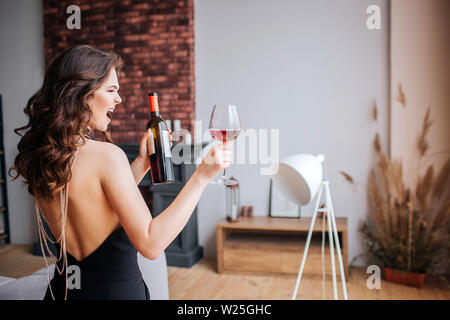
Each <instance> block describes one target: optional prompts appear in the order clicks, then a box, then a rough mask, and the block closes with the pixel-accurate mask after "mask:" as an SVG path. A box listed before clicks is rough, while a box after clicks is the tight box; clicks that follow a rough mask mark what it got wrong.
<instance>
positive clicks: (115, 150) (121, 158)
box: [83, 140, 129, 169]
mask: <svg viewBox="0 0 450 320" xmlns="http://www.w3.org/2000/svg"><path fill="white" fill-rule="evenodd" d="M83 149H84V150H83V153H85V154H86V155H87V157H88V158H90V160H91V161H93V162H95V163H97V164H98V165H99V166H100V168H103V169H111V168H112V167H115V168H117V167H122V166H124V165H129V162H128V158H127V156H126V154H125V152H124V151H123V150H122V149H121V148H120V147H118V146H116V145H115V144H113V143H109V142H102V141H95V140H88V141H87V142H86V144H85V145H84V146H83Z"/></svg>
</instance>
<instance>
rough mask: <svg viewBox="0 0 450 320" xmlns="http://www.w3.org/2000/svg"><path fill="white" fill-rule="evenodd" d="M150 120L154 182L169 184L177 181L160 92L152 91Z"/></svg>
mask: <svg viewBox="0 0 450 320" xmlns="http://www.w3.org/2000/svg"><path fill="white" fill-rule="evenodd" d="M148 98H149V101H150V114H151V117H150V120H149V121H148V122H147V127H146V130H148V129H151V130H152V133H153V142H154V143H153V145H151V144H150V147H149V154H150V155H149V156H150V175H151V178H152V184H154V185H156V184H168V183H172V182H174V181H175V177H174V170H173V163H172V152H171V150H170V141H169V131H168V128H167V124H166V122H165V121H164V119H163V118H161V116H160V114H159V105H158V94H157V93H150V94H149V95H148Z"/></svg>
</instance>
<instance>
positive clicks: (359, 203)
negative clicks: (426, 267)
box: [195, 0, 389, 262]
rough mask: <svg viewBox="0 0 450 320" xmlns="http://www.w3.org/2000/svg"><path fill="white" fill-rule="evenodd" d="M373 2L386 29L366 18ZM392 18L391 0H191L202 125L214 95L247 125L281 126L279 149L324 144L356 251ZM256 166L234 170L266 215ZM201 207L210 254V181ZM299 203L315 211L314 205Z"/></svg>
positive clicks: (220, 206)
mask: <svg viewBox="0 0 450 320" xmlns="http://www.w3.org/2000/svg"><path fill="white" fill-rule="evenodd" d="M372 4H376V5H379V6H380V8H381V19H382V28H381V30H372V31H371V30H368V28H367V27H366V20H367V17H368V15H367V14H366V9H367V7H368V6H369V5H372ZM388 27H389V26H388V2H387V1H385V0H370V1H369V0H364V1H362V0H345V1H326V0H321V1H306V0H304V1H301V0H283V1H276V0H264V1H257V0H228V1H223V0H222V1H220V0H196V1H195V65H196V119H197V120H201V121H203V122H204V123H203V127H204V129H206V126H207V124H208V120H209V115H210V112H211V109H212V105H213V104H215V103H233V104H236V105H237V106H238V108H239V112H240V117H241V120H242V126H243V128H244V129H249V128H254V129H264V128H266V129H279V130H280V146H279V148H280V157H281V158H284V157H286V156H288V155H291V154H296V153H311V154H319V153H323V154H324V155H325V156H326V164H327V171H328V177H329V179H330V181H331V193H332V198H333V205H334V208H335V212H336V216H338V217H339V216H345V217H347V218H348V227H349V259H350V260H351V259H352V257H354V256H355V255H356V254H358V253H359V252H360V250H361V245H360V238H359V235H358V233H357V226H358V223H359V221H360V220H362V219H364V218H365V216H366V209H367V208H366V193H365V185H364V184H365V182H366V178H367V176H368V173H369V169H370V167H371V164H372V162H371V161H372V159H373V154H372V141H373V138H374V135H375V132H376V131H379V132H380V134H381V142H382V143H383V144H384V145H385V146H386V145H387V143H388V123H389V121H388V116H389V110H388V103H389V81H388V80H389V73H388V58H389V47H388V45H389V41H388V39H389V37H388V32H389V28H388ZM374 99H375V100H376V101H377V104H378V110H379V120H378V124H377V125H375V124H374V122H373V121H372V120H371V106H372V103H373V100H374ZM242 139H243V138H242V137H241V138H238V140H237V141H238V142H239V140H242ZM260 167H261V166H260V165H258V164H256V165H250V164H233V165H232V166H231V168H230V169H229V170H228V171H229V174H230V175H233V176H235V177H236V178H237V179H238V180H239V181H240V186H241V199H242V200H241V204H242V205H253V206H254V208H255V215H267V212H268V196H269V176H262V175H260V171H259V170H260ZM339 170H343V171H346V172H347V173H349V174H350V175H352V176H353V178H354V179H355V180H356V182H357V183H358V186H357V188H356V189H355V188H354V187H352V186H351V185H349V184H348V183H347V182H346V181H344V179H343V177H342V176H341V175H340V174H339V173H338V171H339ZM198 208H199V220H198V221H199V241H200V243H201V245H203V246H204V248H205V254H206V256H213V255H215V225H216V224H217V223H218V222H219V221H220V220H221V219H223V218H224V217H225V199H224V190H223V189H222V188H220V187H218V186H214V185H210V186H208V188H207V189H206V190H205V193H204V194H203V196H202V198H201V200H200V203H199V206H198ZM302 210H303V213H302V215H303V216H311V215H312V210H313V208H312V204H310V205H308V206H307V207H304V208H302ZM349 262H350V261H349Z"/></svg>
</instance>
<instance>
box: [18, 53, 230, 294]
mask: <svg viewBox="0 0 450 320" xmlns="http://www.w3.org/2000/svg"><path fill="white" fill-rule="evenodd" d="M120 65H121V59H120V58H119V57H118V56H117V55H116V54H115V53H113V52H104V51H102V50H99V49H96V48H92V47H90V46H86V45H81V46H76V47H74V48H71V49H69V50H66V51H65V52H63V53H62V54H60V55H59V56H58V57H56V58H55V59H54V60H53V61H52V63H51V65H50V66H49V68H48V70H47V72H46V74H45V78H44V83H43V85H42V88H41V89H40V90H39V91H38V92H37V93H36V94H35V95H34V96H32V97H31V98H30V100H29V101H28V103H27V106H26V108H25V110H24V112H25V113H26V114H27V116H28V118H29V123H28V124H27V125H26V126H24V127H21V128H17V129H15V132H16V133H17V134H19V135H21V134H20V133H19V132H20V131H24V130H26V132H25V134H24V135H23V136H22V135H21V136H22V138H21V140H20V142H19V144H18V150H19V153H18V155H17V157H16V159H15V162H14V166H13V167H12V168H11V169H10V170H15V171H16V172H17V174H16V176H15V177H14V180H15V179H17V178H18V176H19V175H21V176H22V177H23V178H24V183H26V184H28V191H29V193H30V194H31V195H33V196H34V197H35V202H36V213H37V220H38V226H39V230H40V232H39V233H40V237H41V240H42V241H41V243H43V245H42V250H43V251H44V250H45V249H47V251H48V248H47V246H46V243H47V242H46V241H45V240H46V239H47V238H46V233H45V230H44V229H43V224H42V220H41V217H42V216H43V218H44V219H45V221H46V222H47V224H48V226H49V228H50V230H51V233H52V235H53V239H55V240H56V244H55V246H56V248H57V251H58V254H57V256H56V257H55V256H51V258H53V259H52V260H53V262H55V261H57V263H56V266H57V269H55V275H54V277H53V279H52V280H51V282H50V283H49V286H48V288H47V292H46V295H45V299H52V298H53V299H65V298H67V299H149V298H150V297H149V291H148V288H147V287H146V285H145V282H144V281H143V278H142V275H141V273H140V270H139V267H138V264H137V255H136V254H137V251H139V252H140V253H141V254H142V255H143V256H144V257H146V258H148V259H156V258H158V257H159V256H160V254H161V253H162V252H163V251H164V249H165V248H166V247H167V246H168V245H169V244H170V243H171V242H172V241H173V239H174V238H175V237H176V236H177V235H178V233H179V232H180V231H181V230H182V229H183V227H184V226H185V224H186V223H187V221H188V220H189V217H190V215H191V214H192V212H193V210H194V208H195V206H196V205H197V202H198V200H199V199H200V196H201V195H202V192H203V190H204V189H205V187H206V186H207V184H208V183H209V181H210V180H212V179H213V178H214V177H215V176H216V175H217V174H218V173H219V172H220V171H221V170H223V169H225V168H227V167H228V166H229V163H230V159H231V147H230V145H229V144H228V143H226V144H223V145H217V146H215V147H214V148H212V149H211V150H210V151H209V152H208V154H207V155H206V156H205V158H204V159H203V161H202V163H201V164H200V165H199V166H198V167H197V169H196V171H195V172H194V174H193V175H192V176H191V178H190V179H189V180H188V182H187V183H186V185H185V186H184V188H183V189H182V190H181V191H180V193H179V194H178V196H177V197H176V199H175V200H174V201H173V202H172V204H171V205H170V206H169V207H168V208H167V209H166V210H164V211H163V212H162V213H161V214H160V215H158V216H157V217H156V218H154V219H152V216H151V214H150V211H149V209H148V207H147V205H146V203H145V201H144V199H143V197H142V195H141V193H140V191H139V189H138V187H137V185H138V184H139V182H140V181H141V179H142V178H143V177H144V175H145V174H146V172H147V171H148V170H149V168H150V161H149V157H148V150H147V139H148V138H151V132H147V133H145V134H144V136H143V137H142V139H141V141H140V150H139V155H138V157H137V158H136V159H135V160H134V162H133V163H132V164H131V165H130V164H129V162H128V160H127V157H126V155H125V153H124V152H123V151H122V150H121V149H120V148H119V147H117V146H115V145H114V144H112V143H111V142H112V141H111V138H110V135H109V129H108V126H109V124H110V122H111V120H110V116H109V113H110V112H113V111H114V110H115V108H116V105H118V104H119V103H120V102H121V98H120V96H119V94H118V90H119V83H118V76H117V73H118V71H119V68H120ZM94 130H98V131H100V132H102V133H103V135H104V140H105V141H103V142H101V141H95V140H93V139H91V138H90V135H91V134H92V132H93V131H94ZM69 190H70V191H69ZM39 209H40V210H39ZM48 240H52V239H50V238H48ZM136 250H137V251H136ZM44 259H45V256H44ZM46 263H47V261H46ZM72 266H77V267H79V269H78V270H80V275H81V282H80V284H81V288H80V286H75V287H73V286H72V288H71V286H68V281H67V279H68V269H70V268H71V267H72ZM72 268H73V267H72ZM73 270H77V269H73ZM70 272H71V271H70Z"/></svg>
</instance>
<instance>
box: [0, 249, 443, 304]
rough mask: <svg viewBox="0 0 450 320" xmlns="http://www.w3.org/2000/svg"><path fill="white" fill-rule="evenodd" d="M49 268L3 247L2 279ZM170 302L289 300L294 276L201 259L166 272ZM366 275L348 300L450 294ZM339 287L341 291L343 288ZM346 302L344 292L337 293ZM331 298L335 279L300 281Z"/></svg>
mask: <svg viewBox="0 0 450 320" xmlns="http://www.w3.org/2000/svg"><path fill="white" fill-rule="evenodd" d="M44 266H45V264H44V261H43V259H42V258H41V257H36V256H33V255H32V254H31V246H27V245H0V276H6V277H13V278H20V277H23V276H26V275H29V274H31V273H33V272H35V271H37V270H39V269H41V268H43V267H44ZM168 274H169V296H170V299H173V300H179V299H186V300H192V299H199V300H207V299H224V300H240V299H256V300H259V299H266V300H271V299H277V300H278V299H291V295H292V292H293V290H294V286H295V281H296V276H295V275H286V276H283V275H281V276H257V275H232V274H222V275H219V274H218V273H217V272H216V262H215V260H214V259H202V260H200V261H199V262H198V263H197V264H195V265H194V266H193V267H192V268H177V267H168ZM367 277H368V275H367V274H366V273H365V272H364V269H362V268H353V269H352V270H351V274H350V277H349V279H347V291H348V298H349V299H358V300H359V299H363V300H367V299H369V300H377V299H379V300H391V299H402V300H417V299H423V300H429V299H444V300H449V299H450V290H449V289H447V288H445V287H444V285H442V284H440V283H439V282H438V281H436V280H433V279H427V281H426V282H425V285H424V287H423V288H421V289H417V288H413V287H408V286H404V285H398V284H395V283H390V282H386V281H384V280H382V282H381V289H379V290H369V289H367V286H366V281H367ZM338 288H339V289H341V286H340V284H339V285H338ZM338 293H339V298H342V291H338ZM323 298H325V299H333V285H332V281H331V279H329V278H328V279H326V281H325V290H324V291H323V289H322V279H321V277H317V276H307V275H304V276H303V277H302V282H301V285H300V287H299V290H298V295H297V299H319V300H320V299H323Z"/></svg>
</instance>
